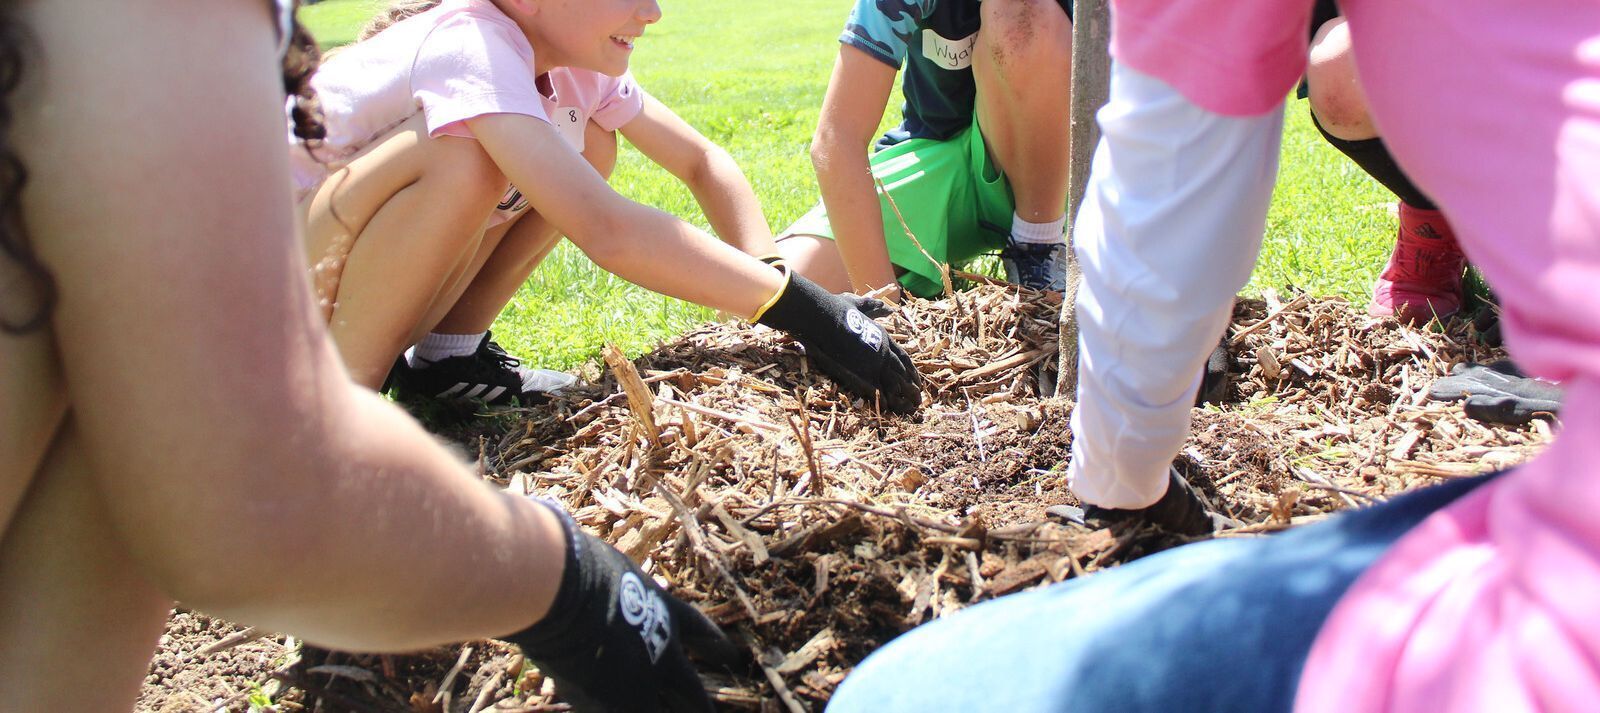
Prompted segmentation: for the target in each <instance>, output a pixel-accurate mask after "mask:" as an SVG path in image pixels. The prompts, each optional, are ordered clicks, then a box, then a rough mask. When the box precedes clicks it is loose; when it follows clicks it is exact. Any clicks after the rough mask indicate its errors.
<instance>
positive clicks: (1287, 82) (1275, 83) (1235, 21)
mask: <svg viewBox="0 0 1600 713" xmlns="http://www.w3.org/2000/svg"><path fill="white" fill-rule="evenodd" d="M1310 24H1311V0H1112V21H1111V54H1112V56H1114V57H1116V58H1117V60H1118V61H1120V62H1122V63H1124V64H1126V65H1128V66H1129V67H1132V68H1134V69H1136V70H1139V72H1141V73H1143V74H1148V75H1150V76H1153V77H1155V78H1157V79H1159V80H1161V81H1162V82H1165V83H1166V84H1167V85H1169V86H1171V87H1172V88H1174V89H1177V90H1178V93H1180V94H1182V95H1183V96H1184V97H1185V98H1186V99H1188V100H1189V101H1190V102H1192V103H1194V104H1195V105H1196V106H1199V107H1201V108H1203V109H1206V110H1208V111H1210V112H1213V113H1216V114H1222V115H1224V116H1253V115H1258V114H1264V113H1266V112H1267V111H1268V110H1269V109H1271V108H1272V107H1274V106H1276V105H1277V104H1279V103H1280V102H1282V101H1283V100H1284V97H1285V96H1286V95H1287V94H1288V93H1289V90H1290V89H1291V88H1293V87H1294V84H1295V82H1296V81H1298V80H1299V78H1300V75H1301V73H1302V72H1303V71H1304V69H1305V65H1306V51H1307V46H1308V44H1309V38H1308V35H1309V32H1308V31H1307V28H1308V27H1309V26H1310Z"/></svg>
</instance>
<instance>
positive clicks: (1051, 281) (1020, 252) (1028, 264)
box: [1000, 242, 1067, 292]
mask: <svg viewBox="0 0 1600 713" xmlns="http://www.w3.org/2000/svg"><path fill="white" fill-rule="evenodd" d="M1000 262H1001V263H1002V264H1004V265H1005V268H1006V281H1007V282H1011V283H1013V284H1018V285H1022V286H1023V287H1031V288H1033V289H1035V290H1054V291H1056V292H1065V291H1066V289H1067V244H1066V243H1015V242H1014V243H1010V244H1009V245H1007V246H1006V247H1005V249H1003V250H1001V251H1000Z"/></svg>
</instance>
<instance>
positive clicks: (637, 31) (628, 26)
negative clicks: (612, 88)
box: [537, 0, 661, 77]
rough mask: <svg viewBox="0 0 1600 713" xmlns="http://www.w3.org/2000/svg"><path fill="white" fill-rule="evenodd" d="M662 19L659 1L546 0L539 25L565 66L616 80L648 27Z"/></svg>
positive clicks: (624, 70)
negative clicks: (635, 44) (597, 73)
mask: <svg viewBox="0 0 1600 713" xmlns="http://www.w3.org/2000/svg"><path fill="white" fill-rule="evenodd" d="M660 19H661V6H660V4H659V3H658V2H657V0H543V1H542V2H541V3H540V4H539V19H538V22H537V24H538V26H539V28H540V29H541V30H542V33H541V34H543V35H544V36H545V41H546V43H547V44H548V46H549V47H550V48H551V49H553V50H555V51H556V52H557V53H558V54H559V59H560V61H561V64H562V65H564V66H568V67H578V68H580V69H588V70H593V71H596V72H600V73H602V74H607V75H610V76H613V77H614V76H618V75H621V74H622V73H623V72H626V71H628V59H629V58H630V57H631V56H632V55H633V43H634V41H635V40H637V39H639V37H640V36H641V35H643V34H644V30H645V26H646V25H650V24H654V23H655V22H656V21H657V20H660Z"/></svg>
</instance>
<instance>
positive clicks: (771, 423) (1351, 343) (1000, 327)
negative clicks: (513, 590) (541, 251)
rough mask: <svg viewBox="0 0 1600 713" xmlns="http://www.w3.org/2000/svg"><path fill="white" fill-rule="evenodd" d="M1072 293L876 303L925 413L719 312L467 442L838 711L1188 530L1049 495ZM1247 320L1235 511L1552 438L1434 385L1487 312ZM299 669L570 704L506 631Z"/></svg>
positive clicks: (737, 694) (1059, 448)
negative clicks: (863, 397)
mask: <svg viewBox="0 0 1600 713" xmlns="http://www.w3.org/2000/svg"><path fill="white" fill-rule="evenodd" d="M1059 306H1060V305H1059V297H1055V296H1054V295H1050V294H1045V293H1036V292H1032V291H1028V290H1021V291H1019V290H1018V289H1017V288H1014V287H1009V288H1007V287H999V286H993V285H985V286H980V287H978V288H977V289H974V290H972V291H969V292H962V293H956V295H955V296H954V297H953V298H947V299H944V300H939V301H927V302H916V303H914V304H911V305H909V306H907V307H905V308H903V309H901V310H900V311H898V312H897V313H896V314H894V315H893V316H891V317H888V318H885V319H882V320H880V322H881V323H883V324H884V325H885V326H886V327H887V328H888V329H889V330H890V332H891V333H892V334H893V335H894V336H895V338H896V339H897V340H898V341H899V342H900V343H901V344H902V345H904V346H905V348H906V350H907V352H909V353H910V354H911V355H912V356H913V358H914V359H915V360H916V362H917V364H918V366H919V368H920V369H921V371H922V373H923V375H924V377H925V379H926V382H927V393H928V401H927V403H926V405H925V408H924V409H923V411H922V412H921V413H919V414H917V415H915V416H910V417H900V416H890V415H880V414H879V413H877V411H876V410H875V408H874V407H873V405H872V404H866V403H862V402H860V401H859V400H858V401H855V402H853V403H852V401H851V400H850V399H849V398H848V397H847V396H845V395H843V394H841V393H840V392H839V391H838V390H837V389H836V388H835V387H834V386H833V385H832V383H831V382H830V381H828V380H827V379H826V378H825V377H822V376H821V375H819V374H816V373H813V372H811V371H810V370H809V369H808V366H807V364H806V362H805V360H804V358H803V356H802V355H801V353H800V351H799V348H798V346H797V345H795V344H794V343H792V342H791V341H789V340H788V339H787V338H786V337H784V336H783V335H781V334H779V333H777V332H773V331H771V330H768V329H765V328H761V327H749V326H746V325H743V324H717V325H709V326H706V327H703V328H701V329H699V330H696V331H694V332H691V333H689V334H686V335H684V336H682V337H680V338H678V339H675V340H673V341H672V342H670V343H667V344H665V345H663V346H662V347H660V348H659V349H657V350H655V351H654V352H652V353H650V354H648V355H646V356H645V357H643V358H641V359H639V360H637V361H636V362H633V363H630V362H628V361H626V360H625V359H623V358H622V357H621V356H620V355H617V354H608V355H607V360H608V362H609V363H610V368H609V369H608V370H607V373H606V376H605V377H604V379H603V380H602V381H601V382H600V383H597V384H594V385H592V386H589V387H585V388H584V389H583V390H581V391H579V392H578V393H577V394H575V395H573V396H571V397H568V398H566V399H562V400H557V401H555V402H554V403H552V404H548V405H545V406H541V407H539V408H534V409H526V410H521V411H518V412H516V413H515V414H514V416H515V418H514V420H511V421H509V427H508V428H506V429H505V430H503V431H500V432H497V433H496V434H494V435H493V436H490V437H483V438H480V439H479V440H478V442H476V443H473V444H470V446H471V447H472V448H473V449H474V450H475V451H477V452H479V453H481V459H480V460H481V462H482V464H483V466H484V471H485V473H486V476H487V477H489V478H492V479H494V480H496V481H497V482H499V483H501V484H503V485H504V487H507V488H511V489H514V490H515V491H517V492H520V493H527V494H530V495H535V496H539V497H546V498H552V499H555V500H558V501H560V502H561V503H563V504H564V505H565V506H566V507H567V508H569V510H570V511H571V512H572V513H573V514H574V516H575V517H576V519H577V521H578V522H579V523H580V524H582V525H583V526H584V527H586V528H588V529H589V530H590V531H591V532H593V533H595V534H597V535H599V536H600V537H602V538H604V539H606V540H608V541H610V542H613V543H615V544H616V545H617V546H618V547H619V548H621V549H622V550H623V551H624V552H626V553H627V554H628V555H630V556H631V557H633V558H634V559H635V560H636V561H639V562H642V563H643V566H644V568H645V570H646V571H647V572H649V573H651V574H652V575H654V576H655V577H656V578H657V579H658V580H660V581H662V582H664V583H666V584H667V585H669V586H670V588H671V590H672V591H673V592H674V593H676V594H677V595H678V596H680V597H682V598H684V599H686V600H688V601H690V602H693V603H695V604H697V605H698V606H699V607H701V608H702V609H703V610H704V611H706V612H707V613H708V614H709V615H710V616H711V617H712V618H713V619H714V620H715V621H717V622H718V623H720V624H721V625H723V626H724V627H725V628H726V630H728V631H729V632H730V634H732V635H733V636H735V638H736V640H738V641H739V642H740V643H741V644H742V645H743V646H745V647H747V649H748V650H749V652H750V654H751V664H750V666H749V668H748V670H745V671H739V672H736V674H735V675H714V676H709V677H708V679H707V682H708V686H710V687H712V688H713V689H714V690H715V693H714V695H715V697H716V698H717V700H718V701H720V702H721V703H722V704H723V705H724V707H726V708H729V709H734V710H741V709H761V710H789V711H799V710H821V708H822V706H823V704H824V703H825V702H826V701H827V700H828V697H829V695H830V694H831V693H832V691H833V690H834V689H835V687H836V686H837V685H838V684H839V682H840V681H841V680H842V679H843V678H844V676H845V675H846V674H847V673H848V672H849V671H850V669H851V667H852V666H854V665H855V664H856V663H857V662H859V661H860V660H861V659H862V658H864V657H865V656H866V655H867V654H869V653H870V652H872V651H873V650H874V649H875V648H877V647H878V646H881V645H882V644H883V643H885V642H887V641H888V640H889V639H891V638H893V637H894V636H896V635H898V634H899V633H901V632H903V631H906V630H907V629H909V628H911V627H913V626H916V625H917V624H919V623H922V622H926V621H929V620H931V619H933V618H936V617H940V616H944V615H947V614H950V613H952V612H954V611H956V610H958V609H961V608H962V607H965V606H968V605H970V604H971V603H973V602H977V601H982V600H985V599H989V598H993V597H996V596H1000V595H1004V594H1008V593H1011V592H1016V591H1020V590H1023V589H1026V588H1029V587H1034V586H1042V585H1046V584H1049V583H1051V582H1056V581H1060V580H1063V579H1067V578H1071V577H1077V576H1083V575H1085V574H1088V573H1092V572H1094V571H1096V570H1098V569H1102V568H1105V567H1110V566H1114V565H1116V564H1119V563H1121V562H1125V561H1128V560H1129V559H1132V558H1135V557H1138V556H1142V555H1145V554H1149V553H1150V552H1153V551H1156V550H1159V549H1162V548H1165V547H1169V546H1172V545H1175V544H1179V543H1181V542H1182V541H1183V540H1181V539H1178V538H1174V537H1171V536H1167V535H1163V534H1161V533H1158V532H1154V531H1152V530H1148V529H1143V530H1141V529H1129V530H1126V531H1123V530H1120V529H1119V530H1115V531H1113V530H1096V531H1092V530H1089V529H1085V528H1083V527H1081V526H1077V525H1069V524H1060V523H1057V522H1053V521H1050V520H1049V519H1048V518H1047V517H1046V516H1045V514H1044V510H1045V509H1046V508H1048V507H1050V506H1052V505H1059V504H1071V503H1074V502H1075V501H1074V499H1073V497H1072V495H1071V493H1070V492H1069V490H1068V489H1067V484H1066V479H1065V475H1064V463H1065V461H1066V458H1067V453H1068V448H1069V446H1070V443H1071V436H1070V433H1069V432H1068V428H1067V420H1068V416H1069V415H1070V412H1071V408H1072V405H1071V402H1070V401H1066V400H1056V399H1050V398H1041V396H1040V394H1041V382H1042V383H1043V386H1044V390H1045V391H1046V392H1048V391H1050V390H1053V383H1054V376H1055V364H1056V323H1055V319H1056V313H1057V310H1058V309H1059ZM1229 334H1230V339H1229V343H1230V346H1231V352H1232V354H1233V359H1234V364H1233V368H1232V370H1231V375H1232V382H1231V384H1230V386H1229V389H1228V392H1229V395H1228V398H1227V400H1226V402H1225V403H1223V404H1222V405H1212V406H1207V407H1203V408H1200V409H1197V410H1196V411H1195V412H1194V415H1195V419H1194V421H1195V423H1194V436H1193V437H1192V438H1191V439H1190V443H1189V445H1188V446H1187V447H1186V448H1185V450H1184V451H1183V455H1182V456H1180V465H1181V466H1182V468H1183V469H1184V470H1185V472H1186V473H1188V475H1189V477H1190V478H1191V480H1192V481H1193V482H1194V483H1195V484H1196V485H1197V486H1198V487H1199V488H1200V489H1201V490H1202V491H1204V492H1205V493H1206V495H1207V496H1208V497H1209V498H1210V499H1211V500H1212V502H1213V503H1214V505H1215V506H1216V507H1217V508H1218V509H1219V510H1220V511H1222V512H1225V513H1227V514H1229V515H1230V516H1232V517H1233V518H1235V519H1237V520H1238V521H1240V522H1241V523H1243V525H1242V526H1241V527H1238V528H1235V529H1232V530H1229V531H1224V532H1222V533H1219V536H1222V537H1233V536H1254V535H1256V534H1258V533H1265V532H1270V531H1273V530H1278V529H1282V528H1283V527H1286V526H1288V525H1290V524H1301V523H1304V522H1310V521H1315V520H1318V519H1321V518H1324V517H1326V516H1327V514H1328V513H1330V512H1332V511H1336V510H1339V509H1342V508H1346V507H1355V506H1361V505H1366V504H1370V503H1372V502H1378V501H1382V500H1384V499H1386V498H1388V497H1391V496H1393V495H1395V494H1396V493H1399V492H1402V491H1404V490H1407V489H1410V488H1413V487H1421V486H1426V485H1428V484H1430V483H1435V482H1438V481H1439V480H1440V479H1446V478H1454V477H1461V476H1466V475H1471V474H1475V473H1481V472H1486V471H1489V470H1494V469H1500V468H1504V467H1506V466H1508V465H1512V464H1514V463H1517V462H1520V461H1522V460H1524V459H1526V458H1527V457H1528V456H1529V455H1531V454H1532V453H1534V452H1535V451H1536V450H1537V449H1538V448H1539V446H1540V445H1542V444H1543V443H1545V442H1546V441H1548V440H1549V438H1550V426H1549V425H1548V424H1546V423H1544V422H1539V421H1536V422H1535V423H1534V424H1533V425H1531V426H1528V427H1523V428H1508V427H1490V426H1485V425H1482V424H1479V423H1477V422H1475V421H1471V420H1468V419H1466V418H1465V417H1464V416H1463V415H1462V413H1461V410H1460V408H1459V407H1458V406H1454V405H1449V404H1438V403H1432V402H1429V401H1427V400H1426V387H1427V385H1428V383H1429V382H1431V381H1432V380H1433V379H1434V378H1436V377H1438V376H1439V375H1441V374H1444V373H1446V372H1447V371H1448V369H1449V367H1450V366H1451V365H1452V364H1455V363H1457V362H1461V361H1480V362H1489V361H1493V360H1495V359H1498V358H1503V353H1502V352H1499V351H1498V350H1494V349H1490V348H1487V347H1483V346H1481V345H1479V344H1478V340H1477V339H1476V333H1475V332H1474V330H1473V327H1472V326H1471V325H1470V324H1468V323H1467V322H1465V321H1452V322H1450V323H1448V324H1446V325H1445V326H1444V328H1443V329H1442V330H1441V329H1440V328H1439V327H1438V326H1437V325H1436V326H1435V327H1434V329H1433V330H1431V331H1430V330H1425V329H1412V328H1407V327H1403V326H1400V325H1398V324H1396V323H1395V322H1393V321H1389V320H1377V319H1372V318H1368V317H1366V316H1365V315H1363V314H1361V313H1360V312H1358V311H1357V310H1354V309H1352V307H1351V306H1350V305H1349V304H1346V303H1345V302H1343V301H1339V300H1320V299H1312V298H1308V297H1306V296H1303V295H1302V296H1295V297H1293V298H1292V299H1290V300H1288V301H1287V302H1280V301H1279V300H1278V299H1277V298H1276V297H1275V296H1274V295H1271V294H1269V295H1267V298H1266V299H1265V300H1249V301H1242V302H1241V303H1240V304H1239V305H1238V306H1237V308H1236V309H1235V315H1234V324H1233V327H1232V329H1231V330H1230V332H1229ZM619 384H621V386H619ZM501 422H502V423H506V422H507V421H506V420H505V419H504V418H502V421H501ZM464 649H470V650H467V651H464ZM319 668H320V671H319ZM452 669H454V673H453V674H451V675H449V677H448V678H449V680H448V681H446V680H445V678H446V676H445V674H450V673H451V670H452ZM313 671H317V672H316V673H313ZM355 671H360V672H362V673H354V672H355ZM277 675H278V677H279V678H281V679H284V680H286V681H287V682H288V683H290V684H293V686H294V688H293V689H292V690H291V689H289V688H285V691H286V693H285V694H283V695H282V696H281V697H280V701H282V702H280V704H279V705H280V706H281V707H282V708H283V709H285V710H289V709H295V708H297V707H304V708H311V709H318V708H320V709H322V710H356V709H361V710H412V711H438V710H449V711H456V710H497V711H503V710H522V711H536V710H564V709H565V706H564V704H561V703H559V698H558V697H556V696H553V695H552V691H551V686H550V685H549V684H548V683H547V682H545V681H544V680H543V679H542V678H541V677H540V676H539V674H538V673H537V672H536V671H534V670H533V669H532V668H531V667H527V666H524V665H523V663H522V661H521V658H520V657H518V656H516V655H515V652H514V650H513V649H511V648H510V647H506V646H504V645H501V644H498V643H493V642H476V643H474V644H470V645H468V646H466V647H452V648H450V649H448V650H439V651H435V652H431V653H429V654H426V655H421V656H413V657H381V656H355V655H348V654H328V653H326V652H317V651H310V650H308V651H305V652H304V653H303V658H302V661H301V662H300V663H299V664H297V665H295V666H291V667H287V668H286V669H281V670H279V671H278V672H277ZM441 691H443V693H441Z"/></svg>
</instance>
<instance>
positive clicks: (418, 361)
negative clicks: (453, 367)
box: [406, 332, 488, 369]
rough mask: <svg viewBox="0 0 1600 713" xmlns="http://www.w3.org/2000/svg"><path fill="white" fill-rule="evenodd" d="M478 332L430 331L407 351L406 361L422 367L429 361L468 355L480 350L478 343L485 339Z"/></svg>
mask: <svg viewBox="0 0 1600 713" xmlns="http://www.w3.org/2000/svg"><path fill="white" fill-rule="evenodd" d="M485 334H488V332H478V333H477V334H439V333H437V332H430V333H428V336H426V337H423V338H422V341H420V342H417V345H416V346H414V347H412V348H411V349H410V350H409V351H407V352H406V362H407V363H409V364H410V365H411V367H412V368H413V369H420V368H422V367H424V366H427V365H428V364H429V363H432V362H436V361H439V360H440V359H449V358H450V357H459V356H468V355H470V354H472V353H473V352H475V351H477V350H478V343H479V342H482V341H483V335H485Z"/></svg>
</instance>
